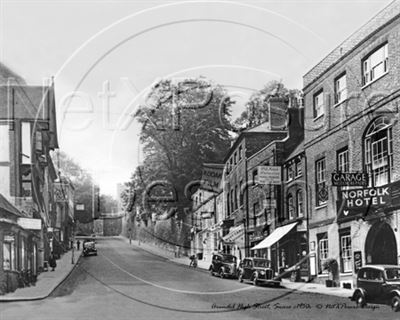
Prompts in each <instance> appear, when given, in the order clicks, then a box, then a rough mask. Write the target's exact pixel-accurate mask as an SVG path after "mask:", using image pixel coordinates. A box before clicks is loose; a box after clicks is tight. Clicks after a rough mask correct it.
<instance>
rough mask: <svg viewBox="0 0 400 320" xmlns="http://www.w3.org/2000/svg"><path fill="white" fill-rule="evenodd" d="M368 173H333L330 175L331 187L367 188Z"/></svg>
mask: <svg viewBox="0 0 400 320" xmlns="http://www.w3.org/2000/svg"><path fill="white" fill-rule="evenodd" d="M368 181H369V180H368V173H366V172H334V173H332V185H333V186H335V187H343V186H359V187H366V186H368Z"/></svg>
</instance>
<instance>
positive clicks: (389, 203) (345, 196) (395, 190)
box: [337, 181, 400, 220]
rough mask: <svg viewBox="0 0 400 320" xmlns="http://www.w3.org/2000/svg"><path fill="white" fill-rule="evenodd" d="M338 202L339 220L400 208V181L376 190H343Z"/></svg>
mask: <svg viewBox="0 0 400 320" xmlns="http://www.w3.org/2000/svg"><path fill="white" fill-rule="evenodd" d="M340 198H341V199H340V200H339V201H338V202H337V210H338V220H347V219H352V218H355V217H362V218H364V217H366V216H367V215H374V214H375V213H376V212H377V210H378V209H379V211H381V212H383V211H387V210H393V209H395V208H398V207H399V206H400V181H396V182H393V183H390V184H387V185H384V186H379V187H375V188H360V189H351V190H342V191H341V193H340Z"/></svg>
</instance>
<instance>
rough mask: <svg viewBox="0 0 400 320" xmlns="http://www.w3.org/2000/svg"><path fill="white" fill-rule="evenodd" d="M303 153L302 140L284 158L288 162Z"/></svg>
mask: <svg viewBox="0 0 400 320" xmlns="http://www.w3.org/2000/svg"><path fill="white" fill-rule="evenodd" d="M303 151H304V140H302V141H301V142H300V143H299V144H298V146H297V147H296V148H295V149H294V150H293V151H292V152H291V153H290V154H289V155H288V156H287V157H286V160H290V159H291V158H293V157H295V156H297V155H298V154H300V153H302V152H303Z"/></svg>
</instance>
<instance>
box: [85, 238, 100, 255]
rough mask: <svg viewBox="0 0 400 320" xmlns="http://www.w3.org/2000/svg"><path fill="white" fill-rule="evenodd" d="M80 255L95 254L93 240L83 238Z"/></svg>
mask: <svg viewBox="0 0 400 320" xmlns="http://www.w3.org/2000/svg"><path fill="white" fill-rule="evenodd" d="M82 255H83V256H84V257H87V256H90V255H95V256H97V249H96V244H95V242H94V241H89V240H85V242H84V243H83V249H82Z"/></svg>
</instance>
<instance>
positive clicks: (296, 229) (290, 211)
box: [247, 102, 308, 275]
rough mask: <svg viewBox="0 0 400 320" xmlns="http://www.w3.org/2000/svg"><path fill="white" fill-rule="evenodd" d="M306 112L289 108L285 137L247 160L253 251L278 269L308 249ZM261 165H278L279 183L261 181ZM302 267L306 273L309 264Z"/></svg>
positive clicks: (289, 264)
mask: <svg viewBox="0 0 400 320" xmlns="http://www.w3.org/2000/svg"><path fill="white" fill-rule="evenodd" d="M286 103H287V102H286ZM303 111H304V110H303V108H297V107H296V108H288V109H287V117H288V119H290V121H288V122H287V123H288V125H287V128H286V130H285V137H284V138H283V139H281V140H274V141H272V142H270V143H269V144H268V145H267V146H266V147H264V148H263V149H261V150H260V151H259V152H257V153H255V154H254V155H253V156H251V157H250V158H249V159H248V161H247V169H248V171H247V175H248V181H250V186H249V188H248V193H249V197H248V208H249V212H250V214H249V217H250V221H249V227H248V233H249V244H250V247H251V253H252V255H257V256H261V257H266V258H268V259H270V260H271V262H272V266H273V267H274V269H275V270H276V271H278V270H283V269H285V268H287V267H291V266H293V265H295V264H296V263H298V262H299V260H300V258H301V256H302V255H301V253H302V252H303V251H305V252H307V241H306V221H305V217H306V214H305V210H306V208H305V204H304V201H303V200H302V199H303V194H304V193H303V192H304V191H303V189H304V183H303V173H304V172H305V170H304V167H305V161H304V159H303V153H304V152H303V144H302V141H303V137H304V122H303V121H304V116H303V115H304V114H303ZM260 166H272V167H275V168H277V167H279V168H280V172H281V177H280V179H279V183H278V184H260V183H259V181H258V175H259V172H258V171H259V167H260ZM303 269H304V271H303V274H304V275H306V274H307V273H308V271H307V266H306V264H305V265H304V267H303Z"/></svg>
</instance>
